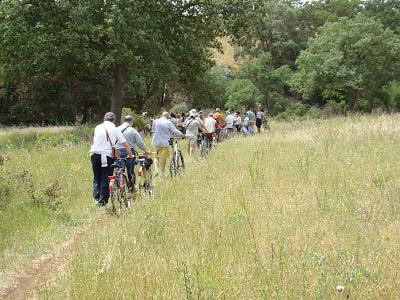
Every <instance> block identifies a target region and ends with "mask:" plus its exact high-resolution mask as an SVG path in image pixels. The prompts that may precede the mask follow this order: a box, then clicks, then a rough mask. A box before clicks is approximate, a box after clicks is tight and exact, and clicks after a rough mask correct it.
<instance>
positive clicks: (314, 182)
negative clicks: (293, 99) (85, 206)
mask: <svg viewBox="0 0 400 300" xmlns="http://www.w3.org/2000/svg"><path fill="white" fill-rule="evenodd" d="M399 121H400V118H399V116H385V117H380V118H372V117H361V118H348V119H334V120H328V121H312V122H311V121H310V122H302V123H291V124H289V123H275V124H273V125H274V127H273V131H272V132H271V133H270V134H266V135H260V136H256V137H254V138H249V139H242V138H237V139H232V140H230V141H228V142H227V143H225V144H224V145H222V146H220V147H218V149H217V151H214V152H213V153H212V154H211V156H210V157H209V159H208V160H207V161H206V162H205V163H198V164H192V165H191V166H190V167H189V169H188V170H187V172H186V173H185V174H184V176H182V177H180V178H179V179H178V180H176V181H165V182H162V183H160V184H159V185H158V186H157V194H156V196H155V198H154V199H152V200H143V201H140V202H139V203H137V204H136V205H135V207H134V209H133V211H132V214H131V215H130V216H129V217H128V218H127V219H116V220H115V221H114V222H112V223H110V224H109V225H108V226H107V227H106V228H103V229H102V230H98V231H97V232H94V233H93V234H92V235H91V236H90V237H89V238H88V239H87V241H86V243H85V244H84V245H83V246H82V248H80V249H78V251H77V252H76V254H75V256H74V258H73V261H72V263H71V264H70V266H69V269H68V271H67V272H66V274H65V275H64V276H63V277H62V278H61V279H60V280H59V282H58V285H57V286H56V287H52V288H48V289H46V290H43V291H42V296H46V297H49V298H59V299H65V298H73V299H80V298H83V297H84V298H86V299H136V298H138V299H148V298H167V299H177V298H178V299H179V298H188V299H192V298H198V299H203V298H226V299H232V298H234V299H236V298H240V299H254V298H266V299H276V298H280V299H282V298H285V299H298V298H303V299H309V298H335V297H338V298H340V297H347V296H349V297H353V298H358V299H365V298H392V299H394V298H397V297H398V295H399V294H400V290H399V289H400V278H399V276H398V272H399V270H400V252H399V249H400V221H399V213H400V201H399V200H400V199H399V192H398V191H399V189H400V179H399V176H398V174H399V170H400V161H399V159H398V149H399V147H400V136H399V133H400V122H399ZM337 285H343V286H344V287H345V290H344V291H343V292H342V293H340V292H338V291H337V290H336V286H337Z"/></svg>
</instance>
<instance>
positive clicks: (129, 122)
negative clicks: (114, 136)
mask: <svg viewBox="0 0 400 300" xmlns="http://www.w3.org/2000/svg"><path fill="white" fill-rule="evenodd" d="M132 126H133V117H132V116H129V115H128V116H126V117H125V119H124V123H123V124H122V125H121V126H119V127H118V130H120V131H121V132H122V134H123V136H124V138H125V139H126V142H127V143H128V145H129V148H130V149H131V151H132V153H137V152H136V146H138V147H139V148H140V149H141V150H143V152H144V154H148V153H149V152H148V151H147V148H146V145H145V144H144V143H143V140H142V137H141V136H140V134H139V132H137V131H136V130H135V129H134V128H133V127H132ZM115 148H116V149H117V150H118V152H119V155H120V157H121V158H126V157H127V156H128V152H127V151H126V149H125V148H124V147H123V145H122V144H120V143H117V144H116V146H115ZM125 166H126V170H127V174H128V183H129V189H130V190H133V189H134V188H135V170H134V167H135V162H134V160H127V161H126V162H125Z"/></svg>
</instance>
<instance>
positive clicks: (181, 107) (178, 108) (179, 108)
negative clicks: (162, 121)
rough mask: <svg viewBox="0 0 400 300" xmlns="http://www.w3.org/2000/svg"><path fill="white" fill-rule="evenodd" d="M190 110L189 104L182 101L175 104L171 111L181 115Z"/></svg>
mask: <svg viewBox="0 0 400 300" xmlns="http://www.w3.org/2000/svg"><path fill="white" fill-rule="evenodd" d="M188 110H189V106H188V104H187V103H186V102H180V103H176V104H174V106H172V108H171V113H173V114H175V115H180V114H181V113H183V112H187V111H188Z"/></svg>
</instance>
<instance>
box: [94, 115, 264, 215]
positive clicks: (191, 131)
mask: <svg viewBox="0 0 400 300" xmlns="http://www.w3.org/2000/svg"><path fill="white" fill-rule="evenodd" d="M133 121H134V120H133V117H132V116H129V115H128V116H126V117H125V119H124V122H123V124H121V125H120V126H118V127H116V126H115V122H116V116H115V114H114V113H112V112H108V113H106V114H105V116H104V122H103V123H102V124H100V125H98V126H97V127H96V128H95V131H94V139H93V145H92V147H91V149H90V158H91V163H92V169H93V178H94V180H93V197H94V199H95V201H96V204H97V205H98V206H99V207H101V208H102V209H105V208H106V205H107V203H108V199H109V197H110V195H109V187H108V177H109V176H112V175H113V164H114V160H115V159H116V158H126V159H127V160H126V168H127V175H128V181H129V188H130V189H134V188H135V173H134V160H133V158H134V156H136V154H137V152H136V150H137V149H138V148H139V149H140V150H142V151H143V152H144V154H145V155H147V154H149V153H150V152H149V150H148V148H147V146H146V145H145V143H144V142H143V139H142V137H141V135H140V134H139V133H138V131H137V130H136V129H135V128H133ZM263 122H265V114H264V112H263V111H262V110H260V111H258V112H257V114H254V112H253V111H252V110H250V109H249V110H248V111H247V112H246V113H245V114H244V115H243V117H242V115H241V113H240V112H238V111H236V112H235V111H228V112H227V115H226V117H224V115H223V114H222V113H221V111H220V109H219V108H217V109H215V110H214V111H213V112H211V113H209V114H208V115H207V116H205V115H204V114H203V112H202V111H197V110H195V109H192V110H190V111H189V112H188V113H187V114H186V113H185V114H182V115H173V114H170V113H168V112H163V113H162V115H161V117H160V118H158V119H156V120H153V121H152V124H151V133H152V145H153V147H154V148H155V152H156V154H155V166H156V168H155V169H156V171H155V172H156V174H155V175H156V176H157V175H160V176H164V174H165V169H166V166H167V161H168V160H169V159H170V158H171V156H172V150H171V146H170V140H171V138H173V137H177V138H186V139H187V141H188V154H189V155H190V156H192V155H193V154H194V152H195V149H196V147H197V143H198V136H199V133H201V132H202V133H205V136H208V137H209V138H213V135H215V136H216V139H217V141H219V140H220V134H221V131H222V130H223V129H224V128H226V129H227V130H228V131H229V132H235V131H237V132H238V133H243V134H244V135H250V134H252V133H253V132H254V129H253V128H254V126H256V127H257V129H258V131H260V130H261V125H262V124H263Z"/></svg>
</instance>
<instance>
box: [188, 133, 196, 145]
mask: <svg viewBox="0 0 400 300" xmlns="http://www.w3.org/2000/svg"><path fill="white" fill-rule="evenodd" d="M187 138H188V143H189V145H191V146H197V135H190V136H187Z"/></svg>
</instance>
